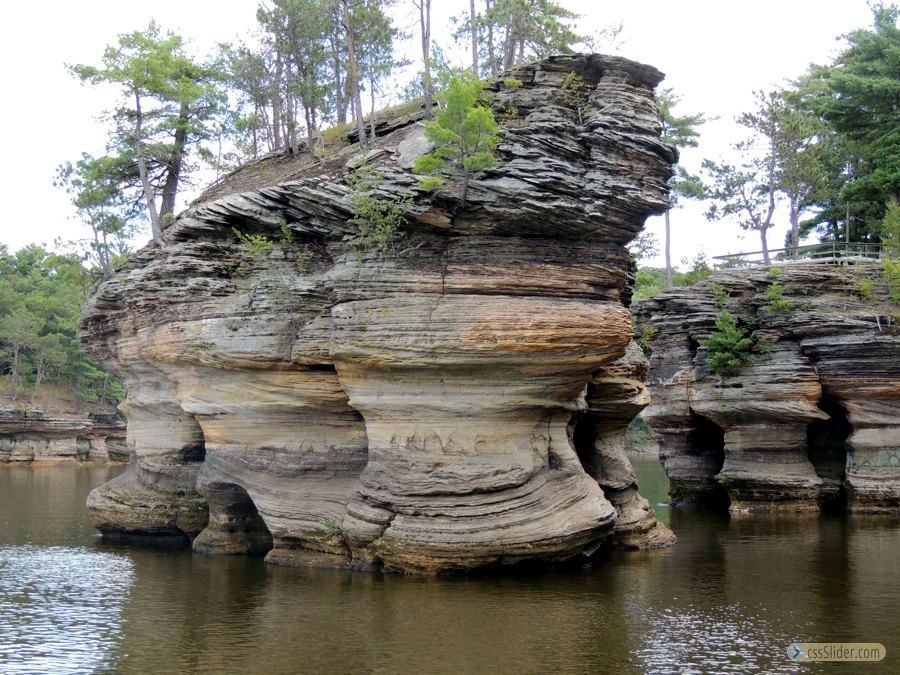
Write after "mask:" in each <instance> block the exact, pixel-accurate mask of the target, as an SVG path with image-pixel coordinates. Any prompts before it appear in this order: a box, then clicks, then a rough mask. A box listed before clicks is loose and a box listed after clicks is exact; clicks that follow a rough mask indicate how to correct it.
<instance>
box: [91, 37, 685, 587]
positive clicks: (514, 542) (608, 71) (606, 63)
mask: <svg viewBox="0 0 900 675" xmlns="http://www.w3.org/2000/svg"><path fill="white" fill-rule="evenodd" d="M572 72H575V73H577V74H579V75H580V76H581V77H583V78H584V81H585V82H586V83H587V85H588V86H587V88H586V90H585V92H584V96H583V101H580V102H578V104H577V106H574V107H573V102H572V100H571V95H566V94H565V92H563V91H562V84H563V81H564V80H565V78H566V76H567V75H568V74H569V73H572ZM510 75H511V76H512V77H514V78H517V79H518V80H521V82H522V86H517V87H507V86H505V85H504V84H503V83H502V82H498V83H495V84H493V85H491V86H490V87H489V88H488V95H489V96H490V98H491V103H492V105H493V108H494V111H495V113H496V114H497V116H498V118H499V119H500V121H501V123H502V125H503V130H502V142H501V144H500V146H499V148H498V160H499V162H498V166H497V167H496V168H495V169H493V170H490V171H488V172H485V173H484V174H483V175H481V176H480V177H478V178H477V179H476V180H475V181H474V182H473V183H472V185H471V186H470V189H469V192H468V198H467V203H466V206H465V208H460V205H459V200H458V197H457V192H458V189H457V186H455V185H453V184H452V182H451V184H450V185H448V187H447V188H446V189H444V190H442V191H440V192H437V193H431V192H426V191H424V190H422V189H421V188H420V187H419V185H418V178H417V177H416V176H414V175H412V174H411V173H410V167H411V166H412V164H413V163H414V161H415V157H416V156H417V155H418V154H421V153H423V152H426V151H428V149H429V144H428V142H427V139H426V138H425V137H424V132H423V127H422V125H421V122H420V121H419V119H420V118H421V111H419V113H417V114H416V113H413V114H411V115H407V116H406V117H403V118H387V117H386V118H385V121H384V122H382V123H381V124H380V126H379V127H378V132H379V135H378V138H377V140H376V141H375V142H374V143H371V144H370V146H369V148H368V151H367V153H366V155H365V157H364V158H361V157H360V156H359V151H358V148H357V147H356V146H347V147H345V148H344V149H341V150H339V151H337V152H336V153H334V154H332V155H331V156H329V157H327V158H326V159H325V160H323V161H320V162H312V161H310V160H308V159H306V158H294V157H290V156H288V155H275V156H269V157H266V158H263V159H261V160H259V161H257V162H255V163H252V164H250V165H247V166H246V167H244V168H242V169H239V170H238V171H236V172H235V173H233V174H232V175H230V176H228V177H227V178H226V179H224V180H223V181H222V182H220V183H219V184H216V185H214V186H213V187H212V188H210V189H209V190H208V191H207V192H206V193H205V194H204V195H203V196H202V197H201V198H200V199H199V200H198V201H197V202H195V203H194V204H193V205H191V207H190V208H189V209H188V210H186V211H185V212H184V213H182V214H181V215H180V216H179V217H178V218H177V219H176V220H175V221H174V222H173V223H172V224H171V225H170V226H169V227H168V229H167V231H166V233H165V234H166V241H167V245H166V247H165V248H163V249H155V248H148V249H145V250H143V251H141V252H139V253H138V254H136V255H135V256H134V257H133V258H132V259H131V260H130V261H129V262H128V263H127V264H126V266H125V267H124V268H123V269H122V270H121V271H120V272H119V273H118V275H117V277H116V278H115V279H113V280H111V281H110V282H107V283H105V284H103V285H102V286H101V287H100V288H99V290H98V291H97V293H96V294H95V295H94V297H93V298H92V299H91V300H90V302H89V304H88V305H87V307H86V309H85V312H84V315H83V319H82V337H83V341H84V343H85V345H86V346H87V348H88V349H89V350H90V351H91V353H92V354H93V355H94V356H95V358H97V359H98V360H99V361H101V362H102V363H103V364H104V365H105V366H106V367H108V368H109V369H111V370H112V371H113V372H115V373H116V374H117V375H118V376H119V377H121V378H122V379H123V380H124V382H125V385H126V388H127V391H128V397H127V399H126V401H125V404H124V405H123V410H124V411H125V413H126V415H127V416H128V420H129V425H128V444H129V447H130V448H132V450H133V456H132V463H131V465H130V467H129V470H128V471H127V473H126V474H124V475H123V476H122V477H120V479H118V480H117V481H114V482H113V483H111V484H109V485H107V486H104V487H102V488H100V489H98V490H96V491H95V492H94V493H92V495H91V497H90V500H89V506H90V508H91V510H92V513H93V516H94V520H95V523H96V525H97V527H98V528H99V529H100V530H101V531H103V532H105V533H109V534H122V533H126V534H152V535H156V536H164V535H176V536H178V535H180V536H185V535H186V536H188V537H191V538H194V537H196V538H195V539H194V542H193V546H194V549H195V550H197V551H205V552H211V553H216V552H219V553H260V552H265V551H269V552H268V558H267V559H268V560H270V561H273V562H285V563H293V564H311V565H337V566H356V567H369V566H384V567H386V568H390V569H397V570H403V571H408V572H422V573H440V572H447V571H464V570H470V569H475V568H481V567H490V566H499V565H509V564H517V563H523V562H530V561H544V562H546V561H562V560H568V559H571V558H574V557H579V556H585V555H590V554H591V553H592V552H593V551H594V550H595V549H596V548H597V547H599V546H600V545H601V544H602V543H603V542H604V541H605V540H607V538H608V536H609V535H610V533H611V532H614V533H615V536H614V538H615V539H618V540H619V541H621V542H622V543H623V544H625V545H627V546H631V547H647V546H654V545H661V544H665V543H669V542H670V541H671V540H672V536H671V533H669V532H668V531H667V530H666V529H665V528H664V527H663V526H661V525H659V524H658V523H657V522H656V519H655V517H654V516H653V513H652V511H651V510H650V509H649V508H648V505H647V503H646V501H644V500H642V498H641V497H640V496H639V495H638V494H637V489H636V485H635V480H634V475H633V473H632V471H631V468H630V465H628V461H627V459H626V458H625V456H624V454H623V452H622V447H621V440H622V436H623V433H624V428H625V426H627V424H628V422H629V420H630V419H631V417H632V416H633V415H634V414H635V413H636V412H637V411H638V410H640V408H641V407H642V406H643V405H645V404H646V396H645V394H644V392H643V388H642V385H641V384H640V378H641V375H642V367H643V366H642V363H641V359H640V355H639V354H635V351H634V349H633V348H632V349H630V350H629V349H628V345H629V342H630V340H631V335H632V327H631V318H630V313H629V310H628V309H627V305H628V304H629V301H630V293H631V290H630V288H631V276H632V269H631V263H630V260H629V256H628V253H627V251H626V250H625V249H624V245H625V244H626V243H628V241H630V240H631V239H632V238H633V237H634V236H635V234H636V233H637V232H638V231H639V230H640V228H641V226H642V225H643V221H644V219H645V218H646V217H647V215H649V214H650V213H654V212H659V211H661V210H662V209H664V208H665V206H666V194H667V193H666V190H667V188H666V180H667V178H668V177H669V175H670V171H671V169H670V164H671V163H672V162H673V161H674V160H675V155H674V152H673V150H672V149H671V148H669V147H667V146H665V145H663V144H662V143H660V141H659V138H658V125H657V122H656V109H655V103H654V98H653V88H654V86H655V85H656V84H657V83H658V82H659V80H660V79H661V78H662V75H661V74H660V73H659V72H657V71H656V70H654V69H653V68H650V67H647V66H642V65H639V64H636V63H633V62H630V61H627V60H624V59H620V58H614V57H601V56H598V55H583V56H564V57H555V58H551V59H548V60H546V61H543V62H541V63H537V64H530V65H526V66H522V67H520V68H517V69H515V70H514V71H512V72H511V73H510ZM576 108H577V109H576ZM363 159H365V161H366V162H367V163H368V164H369V165H370V166H374V167H375V170H376V171H377V173H379V174H380V175H382V176H383V178H382V179H381V181H380V184H379V185H378V187H377V188H376V189H375V190H374V192H373V196H376V197H378V198H382V199H391V198H394V197H404V198H409V199H411V203H412V206H411V207H410V209H409V211H408V213H407V215H408V222H407V223H406V225H405V226H404V228H403V229H404V233H403V234H404V236H403V238H402V239H400V240H398V241H397V242H396V244H395V246H394V247H393V248H392V249H391V250H388V251H386V252H368V253H363V254H360V255H356V254H355V253H354V252H352V251H351V250H350V249H349V248H348V245H347V243H346V242H344V241H343V238H344V236H345V235H347V234H351V233H353V232H354V231H355V227H356V226H355V225H354V224H353V223H351V222H349V221H350V219H351V218H352V205H351V198H350V188H349V187H348V184H347V178H348V175H349V174H350V173H351V171H352V170H353V168H354V167H357V166H359V165H361V164H362V162H363ZM284 228H288V229H289V230H290V236H288V237H285V236H284V235H283V232H282V230H283V229H284ZM234 230H238V231H239V232H241V233H244V234H264V235H266V236H268V237H269V238H270V239H271V241H272V242H273V244H274V247H273V248H272V250H271V251H269V252H268V253H266V254H265V255H255V254H252V253H250V252H249V251H248V249H247V248H246V247H242V245H241V244H240V242H239V241H238V239H237V237H236V235H235V233H234ZM626 352H627V353H626ZM586 468H587V470H586ZM207 509H208V515H207Z"/></svg>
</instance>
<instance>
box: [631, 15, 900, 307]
mask: <svg viewBox="0 0 900 675" xmlns="http://www.w3.org/2000/svg"><path fill="white" fill-rule="evenodd" d="M898 17H900V10H898V7H897V6H896V5H895V4H889V5H886V4H884V3H878V4H873V5H872V25H871V27H869V28H865V29H859V30H854V31H852V32H850V33H848V34H847V35H844V36H843V41H844V43H845V47H844V49H843V50H842V51H841V52H840V53H839V54H838V55H837V57H836V58H835V59H834V61H833V62H832V63H831V64H829V65H824V66H822V65H815V66H812V67H810V68H809V70H808V71H807V72H806V73H805V74H803V75H802V76H801V77H799V78H798V79H797V80H795V81H794V82H792V83H790V85H789V86H787V87H785V88H782V89H778V90H775V91H770V92H756V93H755V106H754V108H753V109H752V110H750V111H747V112H745V113H744V114H742V115H740V116H739V117H738V118H737V120H736V123H737V124H738V125H739V126H740V127H741V128H742V129H743V130H744V131H745V132H746V133H745V135H744V138H742V139H741V140H740V141H738V142H736V143H735V144H734V145H733V146H732V147H731V148H730V151H729V153H728V156H727V158H723V159H717V160H711V159H706V160H704V161H703V164H702V172H701V174H700V175H691V174H689V173H688V172H687V171H686V170H685V169H684V168H683V167H681V166H677V167H676V170H675V175H674V176H673V178H672V180H671V181H670V184H669V186H670V191H671V204H672V206H673V207H676V206H678V205H679V204H680V203H681V202H682V201H683V200H684V199H700V200H705V201H706V202H707V203H708V209H707V212H706V216H707V218H708V220H710V221H718V220H720V219H722V218H723V217H730V218H733V219H735V220H736V221H737V223H738V224H739V225H740V226H741V227H742V228H743V229H745V230H748V231H753V232H756V233H757V235H758V236H759V242H760V248H761V250H762V254H763V259H764V261H765V262H766V263H769V262H770V259H771V256H770V254H769V242H768V237H767V233H768V231H769V229H770V228H772V227H773V226H774V225H775V224H776V223H777V222H778V218H779V215H780V214H782V213H787V218H788V221H789V225H790V230H789V232H788V235H787V240H786V241H785V244H784V246H785V248H788V249H792V250H796V249H797V247H798V246H799V244H800V240H801V239H802V238H804V237H807V236H810V235H812V236H816V237H817V238H818V239H819V240H820V241H822V242H829V241H854V242H884V243H885V244H886V246H887V250H888V251H896V246H895V244H894V242H896V241H897V240H900V224H898V218H897V216H896V214H897V213H898V208H900V207H898V203H900V103H898V102H900V30H898V27H897V21H898ZM678 103H679V97H678V96H677V94H676V93H675V92H674V91H672V90H671V89H663V90H661V91H660V92H658V93H657V104H658V109H659V124H660V129H661V135H662V138H663V140H664V141H666V142H668V143H670V144H672V145H674V146H675V147H677V148H686V147H696V145H697V143H698V138H699V127H700V126H701V125H703V124H704V123H705V122H706V121H708V120H707V118H706V117H705V116H704V115H703V114H700V113H694V114H685V113H681V114H679V113H676V111H675V108H676V107H677V105H678ZM671 236H672V235H671V223H670V216H669V213H668V212H667V213H666V214H665V243H664V247H665V248H664V250H665V269H664V273H665V286H666V287H668V288H671V287H672V286H673V285H679V284H678V283H676V281H675V280H674V277H673V268H672V265H671V260H670V254H669V248H670V242H671ZM648 243H650V244H651V248H652V244H653V242H649V241H648V240H647V239H646V238H645V239H644V240H643V241H641V242H637V247H636V248H633V250H634V251H635V252H636V253H637V254H638V257H639V258H640V257H642V256H641V254H644V255H643V257H647V255H646V254H647V252H648ZM654 254H655V253H654ZM676 274H677V273H676ZM649 280H650V276H649V275H645V279H644V281H645V282H648V283H645V284H643V285H642V286H643V288H644V289H651V290H652V289H656V288H658V284H656V283H649ZM644 297H646V295H645V296H644Z"/></svg>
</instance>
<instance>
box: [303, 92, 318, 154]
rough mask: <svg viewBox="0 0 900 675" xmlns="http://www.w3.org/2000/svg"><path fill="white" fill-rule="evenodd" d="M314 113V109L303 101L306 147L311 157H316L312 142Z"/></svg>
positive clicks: (314, 124) (314, 122)
mask: <svg viewBox="0 0 900 675" xmlns="http://www.w3.org/2000/svg"><path fill="white" fill-rule="evenodd" d="M315 115H316V112H315V110H312V109H311V108H310V106H309V105H307V103H306V102H305V101H304V103H303V119H304V120H305V121H306V149H307V151H308V152H309V156H310V157H312V158H313V159H315V158H316V147H315V144H314V142H313V129H315V126H316V121H315Z"/></svg>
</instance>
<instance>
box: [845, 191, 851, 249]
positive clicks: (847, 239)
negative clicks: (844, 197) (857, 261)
mask: <svg viewBox="0 0 900 675" xmlns="http://www.w3.org/2000/svg"><path fill="white" fill-rule="evenodd" d="M845 222H846V223H847V225H846V226H845V227H844V241H845V242H847V243H848V244H849V243H850V201H849V200H848V201H847V220H846V221H845Z"/></svg>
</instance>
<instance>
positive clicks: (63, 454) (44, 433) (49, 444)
mask: <svg viewBox="0 0 900 675" xmlns="http://www.w3.org/2000/svg"><path fill="white" fill-rule="evenodd" d="M127 459H128V451H127V449H126V447H125V422H124V421H123V420H122V419H121V418H120V417H119V416H118V415H116V414H114V413H94V414H90V415H88V416H73V415H65V414H59V413H45V412H44V411H41V410H28V409H23V410H0V463H3V462H65V461H76V460H114V461H115V460H118V461H123V460H127Z"/></svg>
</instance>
